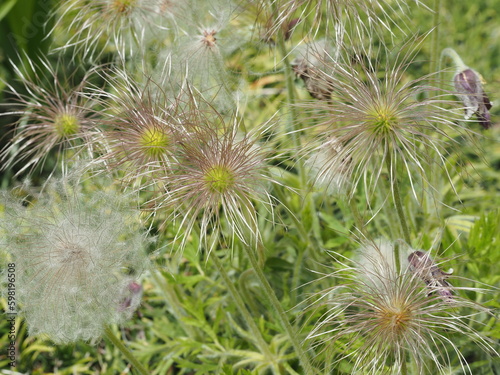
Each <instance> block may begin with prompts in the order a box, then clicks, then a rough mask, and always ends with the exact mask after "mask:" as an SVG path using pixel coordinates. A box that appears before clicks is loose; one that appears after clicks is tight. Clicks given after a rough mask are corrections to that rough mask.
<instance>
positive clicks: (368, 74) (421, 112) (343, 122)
mask: <svg viewBox="0 0 500 375" xmlns="http://www.w3.org/2000/svg"><path fill="white" fill-rule="evenodd" d="M407 47H409V46H403V47H402V49H401V52H400V53H401V54H400V55H399V56H398V57H397V58H396V60H395V62H389V63H388V66H387V67H385V68H384V69H382V70H383V71H385V74H384V76H383V77H380V76H379V75H378V73H377V72H379V71H380V69H378V67H374V66H373V64H371V63H364V62H363V61H362V60H360V59H358V60H357V61H358V62H357V63H356V64H353V63H352V57H351V56H350V55H351V54H352V53H349V54H348V52H347V51H344V52H343V53H345V54H348V56H347V57H342V58H341V59H340V60H339V61H335V60H334V59H333V57H330V63H329V64H327V63H326V62H325V63H324V66H328V68H327V69H325V70H323V71H322V72H321V77H324V79H323V81H324V82H326V81H329V82H331V84H330V85H329V89H330V90H331V98H332V99H331V100H328V101H327V100H321V101H313V102H310V103H304V104H300V106H301V107H304V108H306V110H309V111H310V113H311V116H310V117H311V119H313V121H314V123H315V125H314V126H312V127H309V128H307V129H305V130H306V131H307V132H308V134H318V139H319V140H318V142H319V143H325V142H327V141H328V140H330V139H336V140H337V141H338V142H339V143H340V144H341V145H342V146H343V148H342V150H341V151H340V152H339V153H338V155H335V156H332V158H331V159H330V160H328V161H326V162H325V163H324V166H323V170H324V171H322V173H321V174H322V175H325V176H326V175H328V172H327V170H328V169H331V170H334V171H335V170H339V169H341V167H342V164H345V160H350V161H351V163H350V165H349V166H348V168H349V170H348V172H349V173H346V174H345V179H347V178H349V179H350V181H349V182H350V183H351V186H352V188H353V189H354V188H355V187H356V186H357V184H358V183H359V182H361V181H362V182H363V183H364V184H365V185H366V192H367V193H366V194H367V196H369V195H370V194H371V192H372V191H373V190H374V188H375V186H376V185H377V181H378V180H379V177H380V175H381V173H382V172H383V171H386V172H387V173H388V174H389V176H390V177H391V178H394V176H396V175H401V174H406V175H407V176H408V179H409V181H410V183H411V185H412V188H413V193H414V195H415V197H417V198H419V197H418V195H419V194H417V190H416V189H415V188H414V184H415V182H421V180H427V174H428V173H429V170H431V169H432V168H433V167H435V166H436V165H437V166H440V167H442V168H446V160H445V155H446V154H447V153H448V152H449V151H448V150H447V147H449V146H450V145H453V142H454V141H453V136H455V135H456V134H467V133H468V132H470V131H469V130H468V129H467V128H465V127H463V126H461V125H460V124H457V123H456V121H453V120H454V116H453V112H452V111H451V110H449V109H448V107H449V106H455V107H456V104H457V103H456V102H453V101H446V100H444V99H442V98H441V97H439V96H433V97H430V98H427V99H419V98H421V97H422V96H424V95H425V94H427V93H429V92H433V91H436V90H437V89H436V88H433V87H431V86H428V85H426V84H425V79H426V78H427V77H422V78H418V79H415V80H413V81H410V80H408V79H407V78H406V69H407V68H408V66H410V65H411V62H412V59H413V56H414V54H415V53H416V50H415V48H412V49H410V51H409V52H405V49H406V48H407ZM417 47H418V45H417ZM363 54H365V52H363ZM358 55H361V53H358ZM342 61H343V62H342ZM388 165H389V166H388Z"/></svg>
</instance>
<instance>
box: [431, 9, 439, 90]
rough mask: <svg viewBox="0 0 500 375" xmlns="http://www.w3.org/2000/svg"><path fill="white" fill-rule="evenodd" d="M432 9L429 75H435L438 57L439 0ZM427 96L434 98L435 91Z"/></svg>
mask: <svg viewBox="0 0 500 375" xmlns="http://www.w3.org/2000/svg"><path fill="white" fill-rule="evenodd" d="M433 8H434V18H433V27H434V31H433V33H432V40H431V64H430V74H435V73H437V66H438V56H439V22H440V21H439V17H440V11H441V0H434V7H433ZM436 77H437V76H436ZM435 86H436V85H435ZM429 95H430V96H434V95H435V91H431V92H430V93H429Z"/></svg>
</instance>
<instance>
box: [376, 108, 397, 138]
mask: <svg viewBox="0 0 500 375" xmlns="http://www.w3.org/2000/svg"><path fill="white" fill-rule="evenodd" d="M372 117H373V119H372V121H373V132H374V133H377V134H387V133H389V132H390V131H391V130H393V129H394V127H395V126H396V125H397V122H398V119H397V117H396V116H395V115H394V114H393V113H391V111H390V110H387V109H380V110H377V111H375V113H374V114H373V115H372Z"/></svg>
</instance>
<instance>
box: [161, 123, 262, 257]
mask: <svg viewBox="0 0 500 375" xmlns="http://www.w3.org/2000/svg"><path fill="white" fill-rule="evenodd" d="M198 124H199V126H198V127H193V128H192V132H191V133H190V134H189V135H188V136H187V138H186V141H185V142H183V143H182V144H181V145H180V149H181V156H180V157H179V158H178V160H177V162H178V163H177V164H176V165H175V166H173V168H172V173H171V174H169V175H165V178H164V181H163V182H164V186H165V189H166V192H165V193H164V194H161V195H160V197H159V199H158V203H157V208H156V209H155V210H156V211H157V212H162V211H164V212H167V213H168V214H167V215H168V219H167V220H166V222H165V223H169V222H172V221H173V219H174V218H180V221H181V225H180V227H181V229H180V230H179V232H178V235H177V236H178V237H179V238H180V237H182V238H183V243H184V240H186V239H187V238H188V236H189V234H190V233H191V232H192V230H193V228H194V227H195V226H196V228H197V229H196V232H197V233H200V236H201V239H202V241H201V242H202V244H203V242H204V241H205V240H206V239H207V237H208V235H209V234H210V233H217V234H218V235H222V236H227V237H228V238H231V237H233V236H235V235H236V236H238V237H239V238H240V239H241V240H243V241H244V242H247V241H250V242H252V241H254V240H255V239H256V238H257V239H258V238H259V234H258V230H257V225H256V212H255V207H254V204H255V203H256V202H263V203H264V204H266V203H269V196H268V194H267V193H266V185H267V184H268V182H269V181H270V180H271V179H270V177H269V176H268V173H267V170H266V155H267V151H266V149H265V148H263V146H261V145H259V144H257V142H256V141H257V139H258V137H259V134H260V131H257V132H255V133H251V134H246V135H245V134H240V132H239V130H238V125H239V123H238V122H237V121H236V119H232V120H231V122H230V123H227V122H226V121H225V120H223V119H222V118H217V119H214V118H210V117H205V116H201V117H200V119H199V121H198ZM222 223H225V225H224V226H222V225H221V224H222ZM223 227H224V228H226V229H224V230H223ZM211 246H212V245H210V246H209V248H210V249H211ZM181 248H182V246H181Z"/></svg>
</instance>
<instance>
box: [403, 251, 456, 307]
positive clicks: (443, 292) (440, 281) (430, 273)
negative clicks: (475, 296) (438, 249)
mask: <svg viewBox="0 0 500 375" xmlns="http://www.w3.org/2000/svg"><path fill="white" fill-rule="evenodd" d="M408 262H409V263H410V270H411V271H412V272H413V273H415V275H417V277H419V278H420V279H422V280H423V281H424V282H425V284H427V286H428V287H429V289H431V291H432V292H436V293H438V294H439V295H440V296H441V297H443V298H444V299H451V298H453V295H452V292H451V285H450V283H449V282H448V281H446V279H447V278H448V277H449V276H450V275H451V272H450V273H447V272H443V271H442V270H441V269H440V268H439V267H438V266H437V264H436V263H435V262H434V260H432V258H431V256H430V255H429V253H426V252H425V251H419V250H417V251H414V252H413V253H411V254H410V255H409V256H408ZM432 292H431V293H432Z"/></svg>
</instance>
